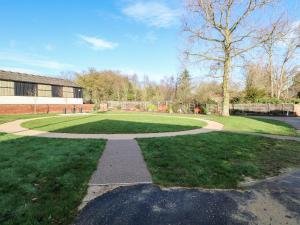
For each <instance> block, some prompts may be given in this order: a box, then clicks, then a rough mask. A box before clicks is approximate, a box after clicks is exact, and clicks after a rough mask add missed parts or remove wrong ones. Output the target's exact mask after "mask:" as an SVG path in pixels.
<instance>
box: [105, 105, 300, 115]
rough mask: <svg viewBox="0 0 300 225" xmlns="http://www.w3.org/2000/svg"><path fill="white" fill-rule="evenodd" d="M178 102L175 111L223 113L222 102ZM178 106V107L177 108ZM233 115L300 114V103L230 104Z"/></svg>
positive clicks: (158, 108) (164, 108)
mask: <svg viewBox="0 0 300 225" xmlns="http://www.w3.org/2000/svg"><path fill="white" fill-rule="evenodd" d="M106 104H107V109H108V110H124V111H157V112H168V111H169V108H170V107H169V108H168V106H172V105H173V106H175V104H172V103H171V102H155V103H153V102H139V101H137V102H135V101H108V102H106ZM185 106H188V107H183V105H180V104H177V107H173V109H172V112H174V113H197V112H200V113H204V112H206V113H208V114H221V110H222V105H221V104H194V103H191V104H187V105H185ZM171 108H172V107H171ZM175 108H176V109H175ZM230 114H231V115H274V116H300V104H261V103H259V104H256V103H250V104H230Z"/></svg>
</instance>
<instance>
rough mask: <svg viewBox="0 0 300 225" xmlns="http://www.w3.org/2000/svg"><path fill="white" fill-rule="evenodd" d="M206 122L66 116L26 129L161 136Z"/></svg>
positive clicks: (130, 116)
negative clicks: (154, 134) (152, 134)
mask: <svg viewBox="0 0 300 225" xmlns="http://www.w3.org/2000/svg"><path fill="white" fill-rule="evenodd" d="M205 124H206V123H205V122H202V121H197V120H194V119H192V118H190V117H187V118H176V117H170V116H167V115H151V114H145V113H139V114H125V113H123V114H111V113H106V114H97V115H89V116H62V117H55V118H49V119H38V120H34V121H29V122H25V123H23V124H22V126H24V127H27V128H30V129H35V130H43V131H50V132H62V133H89V134H92V133H107V134H113V133H151V132H153V133H157V132H168V131H181V130H190V129H195V128H199V127H202V126H204V125H205Z"/></svg>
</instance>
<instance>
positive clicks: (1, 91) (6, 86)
mask: <svg viewBox="0 0 300 225" xmlns="http://www.w3.org/2000/svg"><path fill="white" fill-rule="evenodd" d="M13 95H14V82H13V81H5V80H0V96H13Z"/></svg>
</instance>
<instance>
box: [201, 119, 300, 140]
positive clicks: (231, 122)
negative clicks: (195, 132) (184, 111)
mask: <svg viewBox="0 0 300 225" xmlns="http://www.w3.org/2000/svg"><path fill="white" fill-rule="evenodd" d="M203 117H204V118H207V119H209V120H213V121H216V122H219V123H222V124H223V125H224V130H228V131H234V132H250V133H264V134H275V135H286V136H298V133H297V131H296V129H295V128H294V127H292V126H291V125H289V124H287V123H285V122H282V121H278V120H272V119H266V118H257V117H242V116H230V117H222V116H203Z"/></svg>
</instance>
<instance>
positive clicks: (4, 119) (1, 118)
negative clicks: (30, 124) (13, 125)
mask: <svg viewBox="0 0 300 225" xmlns="http://www.w3.org/2000/svg"><path fill="white" fill-rule="evenodd" d="M54 115H55V114H21V115H20V114H16V115H0V124H2V123H7V122H11V121H14V120H19V119H30V118H36V117H46V116H47V117H48V116H54Z"/></svg>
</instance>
